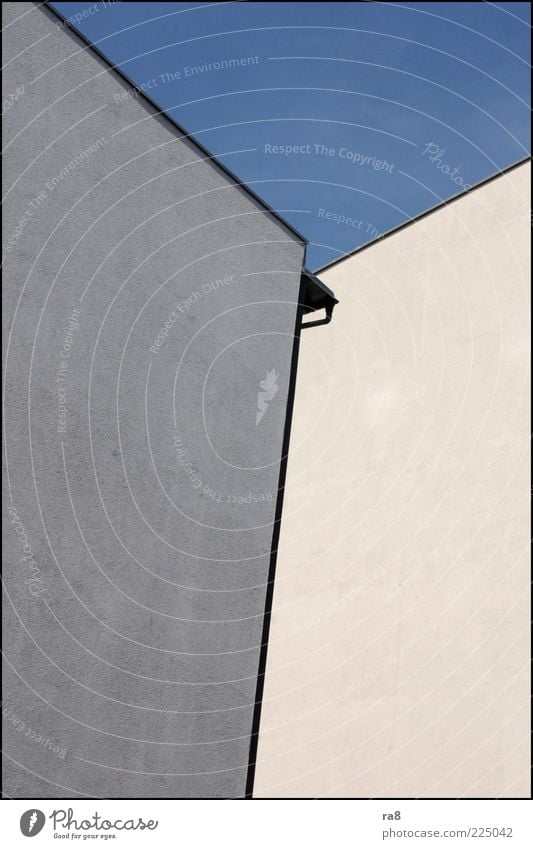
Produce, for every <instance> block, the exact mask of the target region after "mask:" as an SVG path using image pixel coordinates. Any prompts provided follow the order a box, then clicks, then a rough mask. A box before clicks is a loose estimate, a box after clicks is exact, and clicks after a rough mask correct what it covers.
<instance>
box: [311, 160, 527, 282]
mask: <svg viewBox="0 0 533 849" xmlns="http://www.w3.org/2000/svg"><path fill="white" fill-rule="evenodd" d="M530 160H531V155H530V154H528V155H527V156H523V157H522V158H521V159H518V160H517V161H516V162H513V163H512V164H511V165H507V166H506V167H505V168H502V170H501V171H496V172H495V173H494V174H490V176H488V177H484V178H483V179H482V180H480V181H479V183H474V185H473V186H471V187H470V188H469V189H464V190H463V191H462V192H458V194H456V195H452V197H450V198H448V199H447V200H443V201H439V202H438V203H436V204H435V205H434V206H430V207H429V208H428V209H425V210H424V211H423V212H420V213H418V215H415V216H413V218H408V219H407V220H406V221H402V222H401V224H397V225H396V227H392V228H391V229H390V230H386V231H385V232H384V233H382V234H381V235H380V236H376V237H375V238H374V239H370V241H368V242H364V243H363V244H362V245H359V246H358V247H357V248H354V249H353V250H351V251H348V252H347V253H345V254H342V256H339V257H337V259H334V260H332V261H331V262H328V263H326V265H321V266H320V267H319V268H317V269H315V270H314V271H313V274H321V273H322V272H324V271H329V269H330V268H333V266H334V265H337V264H338V263H339V262H343V261H344V260H345V259H349V258H350V257H351V256H354V255H355V254H358V253H359V252H360V251H364V250H366V248H371V247H372V245H376V244H379V243H380V242H382V241H383V240H384V239H386V238H387V237H388V236H394V234H395V233H398V232H399V231H400V230H403V229H405V228H406V227H410V226H411V224H416V223H417V222H418V221H420V220H421V219H422V218H425V217H426V215H431V213H432V212H438V210H439V209H442V208H443V207H445V206H449V205H450V204H451V203H454V202H455V201H457V200H460V198H462V197H464V196H465V195H469V194H471V192H475V191H476V189H481V188H482V187H483V186H486V185H487V183H491V182H492V181H493V180H497V179H498V177H504V176H505V175H506V174H508V173H509V172H510V171H514V169H515V168H519V167H520V165H525V164H526V162H529V161H530Z"/></svg>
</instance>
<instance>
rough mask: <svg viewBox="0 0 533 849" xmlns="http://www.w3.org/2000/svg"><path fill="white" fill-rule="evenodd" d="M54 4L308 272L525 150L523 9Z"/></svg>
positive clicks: (526, 14)
mask: <svg viewBox="0 0 533 849" xmlns="http://www.w3.org/2000/svg"><path fill="white" fill-rule="evenodd" d="M51 5H53V6H54V7H55V8H56V9H58V10H59V11H60V12H61V13H62V14H63V15H65V16H66V17H72V16H74V15H77V16H78V17H77V18H76V25H77V26H78V28H79V29H80V30H81V31H82V32H83V34H84V35H85V36H86V37H87V38H89V39H90V40H91V41H92V42H94V43H95V44H97V46H98V47H99V49H100V50H101V51H102V52H103V53H104V54H105V55H106V56H107V57H108V58H109V59H110V60H111V61H112V62H113V63H114V64H116V65H118V66H119V67H121V68H122V69H123V70H124V71H125V72H126V73H127V74H128V75H129V76H130V77H131V78H132V79H133V80H134V81H135V82H136V83H137V84H138V85H141V84H145V85H149V86H150V88H149V89H148V90H147V93H149V94H150V96H151V97H152V98H153V99H154V100H155V101H156V102H157V103H158V104H159V105H160V107H161V108H163V109H165V110H167V111H168V112H169V113H170V114H171V115H172V116H173V117H174V118H175V119H176V121H178V122H179V123H180V124H181V125H182V126H184V127H185V128H186V129H187V130H188V131H189V132H190V133H191V134H193V135H196V136H197V138H198V139H199V140H200V141H201V142H202V144H204V145H205V147H207V148H208V150H210V151H211V152H212V153H213V154H215V155H218V156H220V158H221V159H222V160H223V161H224V162H225V163H226V164H227V166H228V167H229V168H231V169H232V170H233V171H234V172H235V173H236V174H237V175H238V176H239V178H240V179H241V180H243V181H245V182H247V183H248V184H249V185H250V186H251V187H252V188H253V189H254V191H255V192H256V193H257V194H259V195H260V196H261V197H263V198H264V199H265V200H266V201H267V202H268V203H269V204H270V205H271V206H272V207H273V208H274V209H276V210H277V211H278V212H279V213H280V214H281V215H282V216H283V217H284V218H286V219H287V220H288V221H290V222H291V223H292V224H293V225H294V226H295V227H296V228H297V229H298V230H299V231H300V232H301V233H303V234H304V235H305V236H306V237H307V238H308V239H309V242H310V245H309V248H308V253H307V258H308V263H307V264H308V267H309V268H311V269H315V268H317V267H319V266H321V265H324V264H326V263H329V262H331V261H333V260H334V259H335V258H337V257H338V256H339V255H341V254H342V253H345V252H347V251H350V250H353V249H354V248H355V247H357V246H358V245H360V244H363V243H365V242H367V241H369V240H371V239H373V238H375V237H376V236H377V235H378V234H379V233H382V232H385V231H387V230H389V229H390V228H391V227H394V226H396V225H398V224H400V223H401V222H402V221H404V220H406V219H408V218H411V217H412V216H414V215H416V214H418V213H420V212H422V211H424V210H426V209H428V208H429V207H431V206H434V205H435V204H437V203H440V202H441V201H443V200H446V199H448V198H450V197H452V196H454V195H456V194H457V193H458V192H461V191H463V188H464V186H468V185H471V184H475V183H476V182H479V181H480V180H482V179H484V178H485V177H488V176H490V175H491V174H493V173H495V172H497V171H499V170H501V169H503V168H505V167H506V166H508V165H510V164H511V163H513V162H515V161H517V160H519V159H521V158H523V157H524V156H526V155H527V154H528V153H529V136H528V132H529V62H530V56H529V40H530V31H529V15H530V7H529V4H527V3H499V4H495V3H411V4H403V3H247V2H244V3H242V2H241V3H213V4H202V3H142V2H141V3H131V2H124V3H109V4H102V5H101V6H99V7H98V9H97V10H96V11H95V4H94V3H53V4H51ZM90 8H91V9H92V13H89V11H88V10H89V9H90ZM83 10H86V17H82V13H83ZM230 60H238V61H233V62H231V65H230V66H228V62H230ZM210 66H211V67H210Z"/></svg>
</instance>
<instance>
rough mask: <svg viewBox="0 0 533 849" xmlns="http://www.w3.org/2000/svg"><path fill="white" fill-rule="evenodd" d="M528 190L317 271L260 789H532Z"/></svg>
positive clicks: (503, 179) (459, 792)
mask: <svg viewBox="0 0 533 849" xmlns="http://www.w3.org/2000/svg"><path fill="white" fill-rule="evenodd" d="M529 185H530V164H529V163H523V164H520V165H518V166H517V167H514V168H512V169H510V170H509V171H508V172H507V173H505V174H503V175H501V176H498V177H496V178H495V179H491V180H489V181H486V182H485V183H484V184H482V185H480V186H479V187H478V188H476V189H474V190H473V191H471V192H469V193H468V194H463V195H461V196H459V197H458V198H457V200H455V201H453V202H450V203H447V204H442V205H441V206H439V207H438V208H437V209H435V210H434V211H432V212H431V213H430V214H428V215H424V216H423V217H420V218H419V219H418V220H415V221H414V222H413V223H412V224H410V225H409V226H404V227H401V228H398V229H397V230H396V231H393V232H392V233H390V234H388V235H386V236H385V237H383V238H382V239H380V240H377V241H375V242H374V243H372V244H371V245H369V246H368V247H367V248H364V249H360V250H358V251H356V252H355V253H354V254H352V255H350V256H348V257H346V258H344V259H341V260H340V261H338V262H336V263H333V264H332V265H331V266H329V267H327V268H324V269H321V270H320V271H319V272H317V273H318V274H319V275H320V277H321V278H323V279H324V281H325V282H326V283H327V284H328V285H329V286H331V287H333V288H334V289H335V293H336V295H337V296H338V298H339V300H340V306H339V308H338V310H337V312H336V313H335V323H334V332H332V333H324V334H317V335H316V337H313V338H312V340H311V341H312V344H310V345H306V344H303V346H302V351H301V355H300V365H299V372H298V386H297V392H296V399H295V416H294V421H293V431H292V442H291V455H290V461H289V467H288V477H287V497H286V501H285V506H284V515H283V524H282V532H281V539H280V550H279V557H278V566H277V574H276V587H275V592H274V603H273V611H272V625H271V632H270V642H269V652H268V663H267V675H266V686H265V693H264V702H263V711H262V717H261V732H260V738H259V750H258V762H257V769H256V774H255V793H256V795H258V796H296V797H302V796H303V797H315V796H334V797H336V796H341V797H363V798H366V797H371V796H373V797H375V796H378V797H390V798H397V797H399V798H402V797H408V798H413V797H457V796H460V797H485V798H486V797H489V798H491V797H515V796H516V797H524V796H525V797H527V796H529V793H530V786H529V764H528V761H529V745H528V739H529V728H530V721H529V691H530V686H529V591H528V588H529V558H528V541H529V532H528V516H529V505H530V492H529V462H528V450H529V428H528V410H529V400H530V396H529V374H528V369H527V362H528V349H529V283H530V267H529V240H530V215H529ZM306 338H307V337H304V343H305V341H306ZM310 444H312V445H313V446H316V450H314V451H313V452H311V453H310V451H309V445H310Z"/></svg>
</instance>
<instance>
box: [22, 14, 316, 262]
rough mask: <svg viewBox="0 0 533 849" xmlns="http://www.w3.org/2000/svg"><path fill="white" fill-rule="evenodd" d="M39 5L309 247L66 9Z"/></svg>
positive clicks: (294, 228) (302, 240)
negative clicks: (90, 37)
mask: <svg viewBox="0 0 533 849" xmlns="http://www.w3.org/2000/svg"><path fill="white" fill-rule="evenodd" d="M35 6H36V7H37V8H39V9H46V10H48V11H49V12H50V13H51V14H52V15H54V16H55V17H56V18H58V19H59V20H60V21H62V22H63V23H64V24H65V28H66V29H67V30H69V31H71V32H73V33H74V34H75V35H77V36H78V38H80V39H81V41H82V42H83V43H84V44H85V45H86V46H87V47H88V48H89V49H90V50H91V51H92V52H93V53H95V54H96V55H97V56H98V57H99V58H100V59H101V60H102V61H103V62H104V63H105V64H106V65H107V69H108V71H110V72H114V73H115V74H117V76H118V77H120V79H121V80H122V81H123V82H126V83H127V84H128V85H130V86H131V87H132V88H134V89H135V91H136V92H137V96H138V99H142V100H144V101H146V102H147V103H149V104H150V106H152V107H153V108H155V109H157V111H158V114H159V115H160V116H161V117H162V118H164V119H165V120H167V121H168V122H169V123H170V124H171V125H172V127H173V128H174V129H175V130H178V131H179V133H180V134H181V135H182V137H183V138H185V139H187V140H188V141H190V142H191V144H193V145H194V146H195V147H196V148H197V149H198V150H199V151H200V152H201V153H202V154H203V155H204V156H205V157H207V158H208V159H209V160H210V161H211V162H213V164H214V165H215V166H216V167H217V168H220V170H221V171H222V172H223V173H224V174H226V176H227V177H229V178H230V179H231V180H232V182H234V183H235V184H236V185H237V186H239V187H240V188H241V189H242V190H243V191H244V192H245V193H246V194H247V195H249V196H250V197H251V198H253V200H255V201H256V203H258V204H259V206H261V207H262V208H263V209H264V210H265V212H267V213H269V214H270V215H271V216H272V217H273V218H275V219H276V221H278V222H279V223H280V224H282V225H283V226H284V227H285V228H286V229H287V230H289V232H290V233H292V235H293V236H296V238H297V239H298V241H299V242H302V243H303V244H304V245H305V246H306V247H307V245H308V244H309V240H308V239H307V238H306V237H305V236H304V235H303V234H302V233H300V232H299V230H297V229H296V227H293V225H292V224H289V222H288V221H286V220H285V219H284V218H283V216H281V215H280V214H279V212H276V210H275V209H273V208H272V207H271V206H270V205H269V204H268V203H267V202H266V201H265V200H264V199H263V198H261V197H260V196H259V195H258V194H256V193H255V192H254V190H253V189H251V188H250V186H249V185H248V184H247V183H243V182H242V180H240V179H239V177H237V175H236V174H235V173H234V172H233V171H232V170H231V169H230V168H228V167H227V166H226V165H224V164H223V163H222V162H221V161H220V160H219V159H218V158H217V156H216V155H215V154H213V153H211V151H210V150H208V148H207V147H205V145H203V144H202V143H201V142H199V141H198V139H196V138H195V137H194V136H193V135H192V134H191V133H190V132H189V131H188V130H186V129H185V127H183V126H182V125H181V124H179V123H178V121H176V120H175V119H174V118H172V117H171V116H170V115H169V113H168V112H167V110H166V109H163V108H162V107H161V105H160V104H159V103H158V102H157V101H156V100H154V99H153V98H152V97H150V96H149V95H148V94H146V93H145V92H144V91H142V90H141V89H140V87H139V86H138V85H137V84H136V83H135V82H134V81H133V80H132V79H131V77H130V76H128V74H126V73H125V72H124V71H122V70H121V69H120V68H119V67H118V66H117V65H114V64H113V63H112V62H111V60H110V59H108V57H107V56H106V55H105V54H104V53H102V51H101V50H100V49H99V48H98V47H96V46H95V45H94V44H93V43H92V42H91V41H89V39H88V38H87V36H85V35H84V34H83V33H82V32H80V30H79V29H78V27H77V26H76V25H75V24H73V23H71V21H70V20H69V19H68V18H67V17H66V16H65V15H63V13H62V12H59V11H58V10H57V9H54V7H53V6H51V5H50V2H49V0H45V2H44V3H39V2H35Z"/></svg>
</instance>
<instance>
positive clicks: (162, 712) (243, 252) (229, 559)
mask: <svg viewBox="0 0 533 849" xmlns="http://www.w3.org/2000/svg"><path fill="white" fill-rule="evenodd" d="M4 11H5V20H4V27H5V28H6V29H5V30H4V36H5V38H4V40H5V46H4V62H6V63H8V64H7V67H6V70H5V76H4V80H5V82H4V85H5V88H4V100H5V101H6V103H7V102H9V106H7V107H6V106H5V107H4V108H5V110H6V114H5V139H4V148H5V156H6V159H5V175H4V192H5V193H6V195H7V197H6V200H5V208H4V242H3V248H4V250H3V254H4V279H5V295H4V298H5V311H4V322H5V325H4V331H5V337H4V338H5V350H4V353H5V357H6V359H5V362H6V383H5V393H6V394H5V399H6V418H5V446H6V458H7V474H6V476H5V482H6V498H7V510H6V511H5V518H6V527H5V551H6V572H5V588H6V595H5V601H4V609H5V621H4V640H5V642H4V647H5V655H6V661H5V665H4V674H5V679H4V705H3V709H4V714H5V716H4V749H5V753H6V756H5V776H4V780H5V792H6V794H7V795H9V796H15V797H59V798H62V797H74V798H75V797H78V796H79V797H84V796H89V797H120V796H124V797H128V796H139V797H152V796H160V797H180V796H187V797H189V796H193V797H195V796H202V797H211V796H213V797H220V796H226V797H227V796H230V797H240V796H242V795H243V794H244V783H245V776H246V769H247V760H248V750H249V742H250V740H249V737H250V729H251V723H252V709H253V700H254V694H255V687H256V675H257V668H258V658H259V643H260V636H261V627H262V617H263V608H264V598H265V580H266V577H267V572H268V564H269V556H270V545H271V537H272V522H273V517H274V510H275V503H276V489H277V482H278V474H279V462H280V456H281V449H282V437H283V427H284V422H285V415H286V403H287V389H288V382H289V371H290V359H291V351H292V345H293V331H294V324H295V315H296V300H297V293H298V284H299V273H300V270H301V267H302V261H303V252H304V247H303V245H302V244H301V243H299V242H298V240H297V239H296V237H295V236H294V235H292V233H291V232H290V231H289V230H288V229H286V228H284V227H283V226H282V225H281V224H280V223H279V222H278V221H276V220H275V219H274V218H273V217H272V216H270V215H268V214H267V213H265V211H264V210H263V209H262V208H261V207H260V206H259V205H258V204H257V203H256V202H255V201H253V200H252V199H251V198H250V197H249V196H248V195H246V194H245V192H244V191H243V190H242V189H239V188H238V187H236V186H234V185H233V184H232V182H231V180H230V179H229V178H228V177H227V176H226V175H225V174H223V173H222V172H221V171H220V169H218V168H217V167H216V166H215V165H213V164H212V163H209V162H206V161H203V160H202V157H201V155H200V154H199V152H198V149H197V148H195V146H194V145H193V144H192V143H190V142H188V141H186V140H183V139H181V138H180V137H179V133H178V132H176V131H175V130H173V129H172V128H171V126H170V125H169V123H168V121H167V120H166V119H163V118H161V117H158V116H156V115H154V114H153V113H154V110H153V109H152V108H151V107H148V106H147V105H146V104H145V103H144V102H143V101H141V100H140V99H139V98H138V97H132V96H131V95H130V93H129V92H130V90H129V88H128V86H127V85H126V84H125V83H124V82H122V81H121V80H120V79H119V78H118V77H117V76H116V75H115V74H113V73H111V72H110V71H109V70H108V69H107V67H106V65H105V63H104V62H103V61H102V60H100V59H99V58H98V57H97V56H95V55H94V53H92V52H91V51H90V50H88V49H87V48H86V47H85V46H84V45H83V44H82V43H81V41H80V40H79V39H78V38H77V37H76V36H75V35H73V34H72V33H71V32H69V31H68V30H67V29H65V28H64V27H62V26H60V25H58V21H57V19H56V18H55V17H54V16H53V15H52V14H51V13H50V12H49V11H48V10H46V9H43V8H42V7H40V8H39V7H37V6H34V5H33V4H27V3H16V4H15V3H7V4H4ZM22 87H23V91H21V88H22ZM6 98H7V100H6ZM227 158H228V160H230V159H231V157H230V156H228V157H227ZM272 370H275V372H276V378H275V383H276V385H277V386H278V390H277V392H276V394H274V397H273V398H272V400H271V401H270V403H269V404H268V406H267V409H266V412H265V414H264V416H263V417H262V419H261V421H260V422H259V424H256V413H257V409H258V408H257V403H258V392H259V391H260V387H259V381H262V380H265V378H266V376H267V372H271V371H272Z"/></svg>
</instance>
